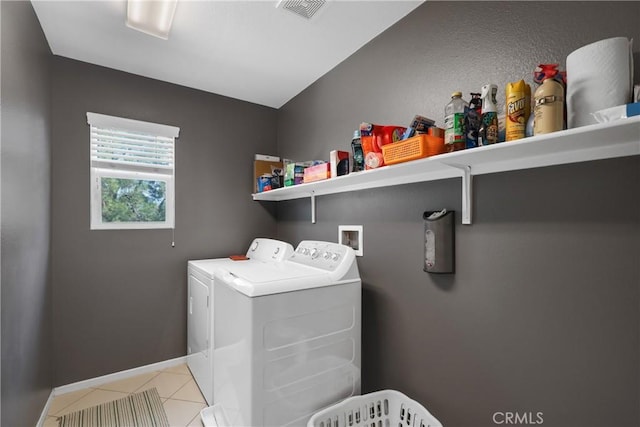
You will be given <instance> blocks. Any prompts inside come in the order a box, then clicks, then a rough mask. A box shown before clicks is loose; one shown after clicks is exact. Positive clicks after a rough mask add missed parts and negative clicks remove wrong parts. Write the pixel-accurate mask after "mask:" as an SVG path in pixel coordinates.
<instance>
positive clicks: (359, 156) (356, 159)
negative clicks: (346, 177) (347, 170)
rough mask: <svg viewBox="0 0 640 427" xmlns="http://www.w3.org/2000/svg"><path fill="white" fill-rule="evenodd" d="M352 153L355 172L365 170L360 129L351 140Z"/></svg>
mask: <svg viewBox="0 0 640 427" xmlns="http://www.w3.org/2000/svg"><path fill="white" fill-rule="evenodd" d="M351 151H352V153H353V172H360V171H363V170H364V154H363V153H362V142H361V140H360V129H356V131H355V132H353V139H352V140H351Z"/></svg>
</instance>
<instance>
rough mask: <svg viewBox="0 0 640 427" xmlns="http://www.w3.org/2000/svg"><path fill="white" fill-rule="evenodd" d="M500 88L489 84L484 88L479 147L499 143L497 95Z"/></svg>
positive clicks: (481, 94)
mask: <svg viewBox="0 0 640 427" xmlns="http://www.w3.org/2000/svg"><path fill="white" fill-rule="evenodd" d="M497 93H498V86H496V85H493V84H488V85H484V86H482V90H481V91H480V98H481V99H482V120H481V124H480V131H479V132H478V145H479V146H481V145H489V144H495V143H496V142H498V107H497V105H496V94H497Z"/></svg>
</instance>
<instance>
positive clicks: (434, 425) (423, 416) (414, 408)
mask: <svg viewBox="0 0 640 427" xmlns="http://www.w3.org/2000/svg"><path fill="white" fill-rule="evenodd" d="M352 426H363V427H364V426H366V427H397V426H403V427H404V426H407V427H442V424H440V421H438V420H437V419H436V418H435V417H434V416H433V415H431V414H430V413H429V411H427V409H426V408H425V407H424V406H422V405H421V404H419V403H418V402H416V401H415V400H412V399H410V398H408V397H407V396H405V395H404V394H402V393H400V392H399V391H395V390H382V391H377V392H375V393H369V394H365V395H362V396H354V397H350V398H348V399H345V400H343V401H342V402H340V403H337V404H335V405H333V406H329V407H328V408H325V409H323V410H322V411H320V412H317V413H316V414H314V415H313V416H312V417H311V419H310V420H309V422H308V423H307V427H352Z"/></svg>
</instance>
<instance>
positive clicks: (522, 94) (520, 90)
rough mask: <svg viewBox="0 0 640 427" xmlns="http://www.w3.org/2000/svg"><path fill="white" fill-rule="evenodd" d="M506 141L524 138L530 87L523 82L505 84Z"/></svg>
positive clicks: (529, 102)
mask: <svg viewBox="0 0 640 427" xmlns="http://www.w3.org/2000/svg"><path fill="white" fill-rule="evenodd" d="M506 95H507V117H506V121H507V125H506V140H507V141H515V140H516V139H520V138H524V136H525V127H526V125H527V120H529V114H530V113H531V86H529V85H528V84H526V83H525V82H524V80H520V81H518V82H516V83H507V89H506Z"/></svg>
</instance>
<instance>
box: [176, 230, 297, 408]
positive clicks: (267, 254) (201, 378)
mask: <svg viewBox="0 0 640 427" xmlns="http://www.w3.org/2000/svg"><path fill="white" fill-rule="evenodd" d="M292 254H293V246H291V245H290V244H289V243H285V242H281V241H279V240H272V239H261V238H257V239H254V240H253V242H251V245H250V246H249V249H248V250H247V254H246V257H247V258H249V259H248V260H239V261H234V260H232V259H231V258H217V259H203V260H197V261H189V262H188V277H187V286H188V295H187V304H188V306H187V365H188V366H189V369H190V370H191V373H192V374H193V377H194V378H195V380H196V383H197V384H198V386H199V387H200V390H201V391H202V394H203V395H204V397H205V399H206V400H207V402H209V404H213V358H212V345H213V332H214V327H213V323H212V322H213V320H214V316H213V304H212V301H211V300H212V295H213V281H214V274H215V271H216V269H217V268H219V267H222V266H232V265H234V264H247V265H249V264H265V263H271V262H281V261H283V260H284V259H286V258H289V257H290V256H291V255H292Z"/></svg>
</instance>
